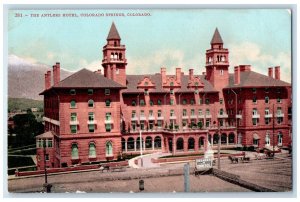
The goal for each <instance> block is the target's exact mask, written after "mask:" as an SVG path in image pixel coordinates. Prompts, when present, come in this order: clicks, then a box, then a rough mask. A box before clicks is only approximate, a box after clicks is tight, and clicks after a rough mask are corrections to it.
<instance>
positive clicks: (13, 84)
mask: <svg viewBox="0 0 300 202" xmlns="http://www.w3.org/2000/svg"><path fill="white" fill-rule="evenodd" d="M47 70H51V72H52V67H49V66H47V65H45V64H39V63H33V62H30V61H28V60H25V59H23V58H20V57H18V56H16V55H9V57H8V97H10V98H28V99H34V100H42V99H43V96H40V95H39V93H41V92H42V91H43V90H44V88H45V81H44V79H45V76H44V74H45V73H46V72H47ZM72 73H73V72H70V71H67V70H64V69H62V68H61V71H60V75H61V76H60V78H61V80H62V79H64V78H66V77H67V76H70V75H71V74H72ZM51 76H52V78H53V73H51ZM52 82H53V79H52Z"/></svg>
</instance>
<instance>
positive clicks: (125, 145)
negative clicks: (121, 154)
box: [125, 141, 127, 152]
mask: <svg viewBox="0 0 300 202" xmlns="http://www.w3.org/2000/svg"><path fill="white" fill-rule="evenodd" d="M125 152H127V141H125Z"/></svg>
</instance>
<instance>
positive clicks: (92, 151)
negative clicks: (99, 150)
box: [89, 142, 96, 158]
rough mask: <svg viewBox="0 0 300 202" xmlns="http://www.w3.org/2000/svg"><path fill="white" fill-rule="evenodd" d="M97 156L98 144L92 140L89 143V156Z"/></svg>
mask: <svg viewBox="0 0 300 202" xmlns="http://www.w3.org/2000/svg"><path fill="white" fill-rule="evenodd" d="M95 157H96V146H95V143H93V142H91V143H90V144H89V158H95Z"/></svg>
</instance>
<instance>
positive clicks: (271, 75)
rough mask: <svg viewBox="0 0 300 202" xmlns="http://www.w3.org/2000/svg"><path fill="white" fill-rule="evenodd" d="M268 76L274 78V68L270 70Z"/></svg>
mask: <svg viewBox="0 0 300 202" xmlns="http://www.w3.org/2000/svg"><path fill="white" fill-rule="evenodd" d="M268 76H269V77H271V78H273V67H269V68H268Z"/></svg>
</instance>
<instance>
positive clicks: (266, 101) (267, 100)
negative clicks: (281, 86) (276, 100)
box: [265, 96, 269, 104]
mask: <svg viewBox="0 0 300 202" xmlns="http://www.w3.org/2000/svg"><path fill="white" fill-rule="evenodd" d="M265 103H266V104H268V103H269V97H268V96H266V97H265Z"/></svg>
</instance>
